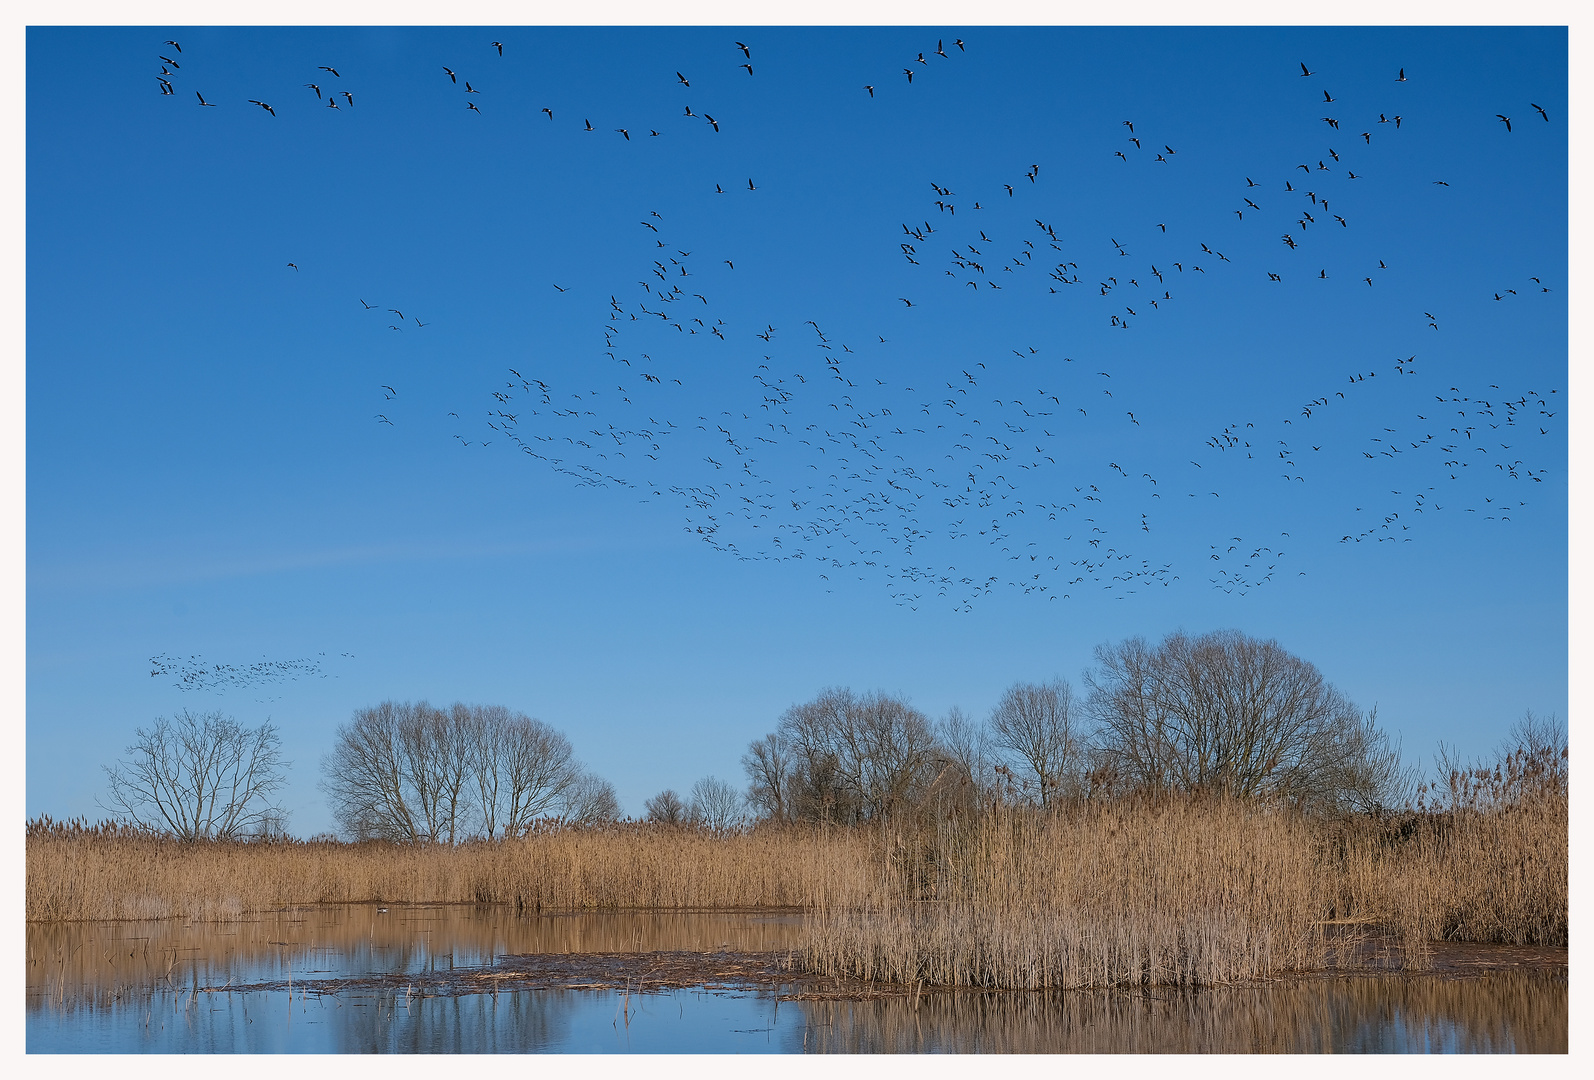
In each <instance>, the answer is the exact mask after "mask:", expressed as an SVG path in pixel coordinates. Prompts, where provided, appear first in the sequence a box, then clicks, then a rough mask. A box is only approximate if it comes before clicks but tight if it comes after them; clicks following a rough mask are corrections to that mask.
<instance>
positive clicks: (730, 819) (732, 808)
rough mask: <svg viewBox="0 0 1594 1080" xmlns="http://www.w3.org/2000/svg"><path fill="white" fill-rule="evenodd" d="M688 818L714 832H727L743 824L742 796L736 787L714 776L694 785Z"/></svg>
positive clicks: (687, 813)
mask: <svg viewBox="0 0 1594 1080" xmlns="http://www.w3.org/2000/svg"><path fill="white" fill-rule="evenodd" d="M686 816H687V820H689V821H691V822H693V823H694V824H697V825H701V826H703V827H704V828H706V829H711V830H713V831H714V832H725V831H726V830H728V829H733V828H735V827H736V826H737V825H739V824H741V820H742V797H741V795H739V794H738V793H737V791H736V789H735V788H733V787H731V786H730V785H729V784H727V783H726V782H725V781H723V780H720V779H718V778H717V777H713V776H705V777H704V778H703V779H701V780H699V781H698V782H697V783H695V784H693V785H692V802H691V804H690V805H689V806H688V807H687V812H686Z"/></svg>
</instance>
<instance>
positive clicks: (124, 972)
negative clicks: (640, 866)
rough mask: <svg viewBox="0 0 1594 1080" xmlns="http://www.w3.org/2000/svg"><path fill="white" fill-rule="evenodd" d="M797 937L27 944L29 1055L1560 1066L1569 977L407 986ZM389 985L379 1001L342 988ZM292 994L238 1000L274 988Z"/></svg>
mask: <svg viewBox="0 0 1594 1080" xmlns="http://www.w3.org/2000/svg"><path fill="white" fill-rule="evenodd" d="M800 930H801V921H800V919H799V918H798V917H796V916H766V915H758V914H724V913H715V914H686V913H678V914H605V915H579V916H564V917H537V916H532V917H525V918H521V917H516V916H513V915H511V914H509V913H507V912H504V911H502V910H501V909H491V908H469V907H443V906H437V907H415V908H399V907H394V908H393V909H392V910H390V911H381V910H379V909H378V908H377V907H375V906H374V905H372V906H350V907H336V908H315V909H304V910H297V911H286V912H277V913H271V914H268V915H264V916H261V917H259V918H256V919H253V920H251V921H249V922H244V923H236V924H196V925H184V924H180V923H177V922H161V923H142V924H141V923H102V924H92V923H80V924H56V925H42V924H30V925H29V926H28V928H27V1014H26V1031H27V1047H28V1050H29V1051H30V1052H35V1053H38V1052H46V1053H48V1052H67V1053H84V1052H115V1053H151V1052H153V1053H177V1052H198V1053H228V1052H241V1053H284V1052H310V1053H526V1052H548V1051H553V1052H574V1053H627V1052H630V1053H677V1052H681V1053H716V1052H725V1053H804V1052H806V1053H924V1052H935V1053H992V1052H1016V1053H1123V1052H1151V1053H1279V1052H1284V1053H1324V1052H1335V1053H1351V1052H1372V1053H1407V1052H1415V1053H1432V1052H1446V1053H1500V1052H1516V1053H1565V1052H1566V1049H1567V1039H1568V1006H1567V985H1568V984H1567V976H1566V972H1565V969H1564V968H1563V969H1559V970H1555V971H1548V972H1546V971H1524V970H1516V971H1510V970H1507V971H1498V972H1493V973H1490V974H1486V975H1483V976H1481V977H1475V978H1464V979H1450V978H1437V977H1391V976H1385V977H1378V978H1369V977H1337V978H1306V979H1292V980H1284V981H1280V982H1277V983H1273V984H1270V985H1266V986H1260V987H1250V988H1225V989H1220V990H1213V991H1208V992H1203V993H1194V994H1191V993H1176V992H1158V993H1150V994H1141V993H1121V992H1120V993H1080V992H1075V993H1066V994H1051V995H1041V994H1029V993H1010V994H982V993H974V992H967V991H965V992H957V993H925V994H923V995H922V996H920V997H918V998H917V999H915V998H913V997H911V996H910V997H892V998H882V999H879V1000H870V1001H809V1000H803V1001H796V1000H785V1001H780V1000H777V999H776V997H775V996H774V995H772V994H770V993H768V992H767V991H765V992H751V991H749V992H725V991H718V992H709V991H702V990H699V991H674V992H669V993H658V994H647V995H641V996H639V995H635V994H633V995H630V996H629V997H624V996H622V995H620V994H616V993H613V992H609V991H593V990H538V991H524V990H521V991H504V992H499V993H492V992H483V993H473V994H465V995H459V996H435V997H423V996H421V995H420V994H419V993H418V992H417V990H416V986H417V985H419V981H418V980H416V979H415V976H417V975H419V974H420V973H422V972H432V971H439V970H443V969H445V968H447V967H449V966H450V965H459V966H461V967H477V966H484V965H490V964H492V962H493V960H494V958H495V957H500V956H504V955H516V954H528V953H580V952H651V951H674V950H697V951H712V950H716V949H720V948H729V949H734V950H737V951H745V952H764V951H782V952H784V951H786V950H788V949H791V948H795V947H797V946H798V935H799V933H800ZM374 973H380V974H383V975H385V976H386V978H384V979H382V980H381V981H380V985H375V986H372V985H366V986H361V987H350V986H348V985H339V984H338V983H337V981H336V980H338V979H340V978H344V977H351V976H366V975H370V974H374ZM290 977H291V979H292V981H293V986H294V989H293V990H292V991H291V992H289V991H287V990H286V989H270V990H260V989H254V990H248V991H240V990H239V989H237V987H239V986H247V985H251V984H253V985H257V986H258V984H261V983H276V982H279V981H281V982H286V981H287V980H288V979H289V978H290Z"/></svg>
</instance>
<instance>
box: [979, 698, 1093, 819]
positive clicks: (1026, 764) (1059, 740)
mask: <svg viewBox="0 0 1594 1080" xmlns="http://www.w3.org/2000/svg"><path fill="white" fill-rule="evenodd" d="M1073 702H1074V691H1073V688H1072V687H1070V686H1069V685H1068V683H1067V682H1066V681H1064V680H1062V679H1057V680H1054V681H1052V682H1049V683H1015V684H1013V685H1012V686H1010V687H1008V689H1007V692H1006V693H1004V694H1003V695H1002V700H1001V701H999V702H998V703H997V705H996V707H995V708H994V709H992V710H991V721H990V724H991V741H992V742H993V743H994V744H995V745H996V746H997V747H998V748H999V749H1001V750H1005V751H1007V752H1008V753H1010V754H1012V755H1013V756H1014V757H1015V758H1016V759H1017V760H1018V762H1019V763H1020V765H1021V768H1022V772H1023V775H1022V779H1021V781H1020V788H1021V790H1022V791H1024V792H1025V793H1026V794H1028V795H1030V796H1031V798H1032V801H1034V802H1037V803H1039V804H1040V805H1041V806H1043V807H1049V806H1051V805H1053V804H1054V803H1055V802H1056V801H1057V800H1058V798H1059V797H1061V796H1063V795H1065V794H1070V793H1072V792H1071V791H1070V790H1069V789H1072V788H1077V786H1078V785H1077V783H1075V782H1074V781H1077V779H1078V773H1079V765H1080V762H1081V758H1082V754H1081V747H1080V743H1079V739H1078V738H1077V736H1076V734H1075V731H1074V723H1073V718H1072V715H1071V711H1072V708H1073Z"/></svg>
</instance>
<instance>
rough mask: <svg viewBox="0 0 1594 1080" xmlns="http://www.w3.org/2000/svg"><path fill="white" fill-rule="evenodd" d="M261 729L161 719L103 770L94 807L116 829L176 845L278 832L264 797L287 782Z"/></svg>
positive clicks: (204, 717) (197, 717) (272, 741)
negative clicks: (114, 820) (142, 831)
mask: <svg viewBox="0 0 1594 1080" xmlns="http://www.w3.org/2000/svg"><path fill="white" fill-rule="evenodd" d="M288 766H289V763H288V762H285V761H283V760H282V754H281V739H280V738H279V737H278V735H277V729H276V728H275V727H273V726H272V724H271V723H270V722H269V721H268V722H266V723H263V724H261V725H260V726H259V727H256V728H250V727H244V726H243V725H241V724H239V723H238V721H236V720H234V719H233V718H232V717H230V716H224V715H222V714H221V713H219V712H210V713H198V714H196V713H191V712H189V711H188V710H186V709H185V710H183V711H182V712H180V713H178V714H176V715H175V716H173V717H172V718H171V719H167V718H166V717H161V718H159V719H157V720H156V721H155V723H154V724H153V725H152V726H150V727H149V728H147V729H146V728H138V729H136V730H135V731H134V735H133V742H132V745H130V746H128V748H127V759H126V760H124V761H120V762H118V763H117V764H115V765H107V766H105V767H104V768H105V775H106V781H107V786H108V788H109V793H108V798H107V800H106V801H105V802H103V803H101V805H102V806H104V807H105V808H106V809H107V810H109V811H110V812H111V813H113V814H115V815H117V816H118V817H119V818H121V819H123V820H124V821H128V822H131V823H133V824H137V825H143V826H146V827H149V828H156V829H163V830H166V831H169V832H171V833H172V834H174V835H176V836H177V837H179V838H181V839H183V840H206V839H210V840H230V839H236V838H239V837H241V836H243V835H245V834H247V833H251V832H257V833H261V834H266V833H269V832H270V831H272V830H273V829H274V828H275V829H279V830H280V827H281V822H282V820H283V811H282V809H281V808H280V807H278V806H276V805H275V804H274V803H272V802H271V796H272V795H273V793H275V792H276V791H277V789H278V788H280V787H281V786H282V785H283V784H284V783H286V782H287V778H286V776H285V775H284V770H286V769H287V768H288Z"/></svg>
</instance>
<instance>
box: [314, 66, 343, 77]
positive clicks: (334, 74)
mask: <svg viewBox="0 0 1594 1080" xmlns="http://www.w3.org/2000/svg"><path fill="white" fill-rule="evenodd" d="M316 70H317V71H330V72H332V77H333V78H334V79H341V78H343V76H342V75H339V74H338V70H337V68H329V67H327V66H326V65H325V64H321V65H318V66H317V67H316Z"/></svg>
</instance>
